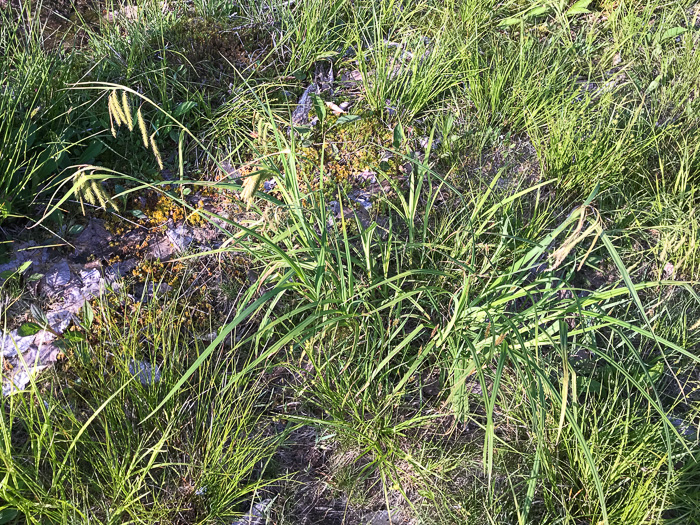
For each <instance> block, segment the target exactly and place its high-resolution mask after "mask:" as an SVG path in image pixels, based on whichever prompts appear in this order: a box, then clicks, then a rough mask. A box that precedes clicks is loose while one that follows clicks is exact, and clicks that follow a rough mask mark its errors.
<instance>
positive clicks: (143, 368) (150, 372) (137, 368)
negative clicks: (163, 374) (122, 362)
mask: <svg viewBox="0 0 700 525" xmlns="http://www.w3.org/2000/svg"><path fill="white" fill-rule="evenodd" d="M129 373H130V374H131V375H133V376H135V377H136V378H137V379H138V380H139V381H140V382H141V384H142V385H144V386H148V385H151V384H155V383H157V382H158V381H160V367H159V366H158V365H151V363H147V362H146V361H137V360H135V359H132V360H131V361H130V362H129Z"/></svg>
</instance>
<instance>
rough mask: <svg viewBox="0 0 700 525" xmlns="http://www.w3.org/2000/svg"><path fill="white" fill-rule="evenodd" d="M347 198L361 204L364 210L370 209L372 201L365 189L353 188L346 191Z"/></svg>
mask: <svg viewBox="0 0 700 525" xmlns="http://www.w3.org/2000/svg"><path fill="white" fill-rule="evenodd" d="M348 199H350V200H351V201H353V202H356V203H357V204H359V205H360V206H362V207H363V208H364V209H365V210H367V211H370V210H371V209H372V201H371V200H370V195H369V193H367V192H366V191H362V190H353V191H351V192H350V193H348Z"/></svg>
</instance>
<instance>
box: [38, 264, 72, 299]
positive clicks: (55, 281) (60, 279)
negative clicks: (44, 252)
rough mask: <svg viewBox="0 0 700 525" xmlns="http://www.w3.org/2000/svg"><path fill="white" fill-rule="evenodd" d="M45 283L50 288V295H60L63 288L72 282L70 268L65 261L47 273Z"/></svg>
mask: <svg viewBox="0 0 700 525" xmlns="http://www.w3.org/2000/svg"><path fill="white" fill-rule="evenodd" d="M44 282H45V283H46V286H48V288H49V292H50V293H54V294H56V293H58V292H59V291H60V289H61V288H63V287H64V286H67V285H68V283H69V282H70V267H69V266H68V262H67V261H66V260H65V259H64V260H61V261H59V262H58V263H57V264H56V265H55V266H53V268H51V269H50V270H49V271H48V272H46V276H45V277H44Z"/></svg>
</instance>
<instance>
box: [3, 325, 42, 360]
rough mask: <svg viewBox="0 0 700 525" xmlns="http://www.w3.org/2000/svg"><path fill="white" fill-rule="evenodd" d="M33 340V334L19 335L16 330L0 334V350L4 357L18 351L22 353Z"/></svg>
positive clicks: (12, 355) (11, 355) (14, 354)
mask: <svg viewBox="0 0 700 525" xmlns="http://www.w3.org/2000/svg"><path fill="white" fill-rule="evenodd" d="M33 342H34V336H29V337H20V336H18V335H17V330H13V331H12V332H10V333H9V334H2V335H0V351H1V352H2V356H3V357H4V358H5V359H8V358H10V357H15V356H16V355H17V354H18V353H20V354H24V353H25V352H26V351H27V350H29V347H30V346H31V344H32V343H33Z"/></svg>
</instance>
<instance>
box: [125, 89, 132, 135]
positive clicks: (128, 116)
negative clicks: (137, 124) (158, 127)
mask: <svg viewBox="0 0 700 525" xmlns="http://www.w3.org/2000/svg"><path fill="white" fill-rule="evenodd" d="M122 109H123V111H124V117H125V120H126V126H127V127H128V128H129V131H134V119H133V118H132V117H131V107H130V106H129V98H128V97H127V96H126V91H122Z"/></svg>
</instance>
